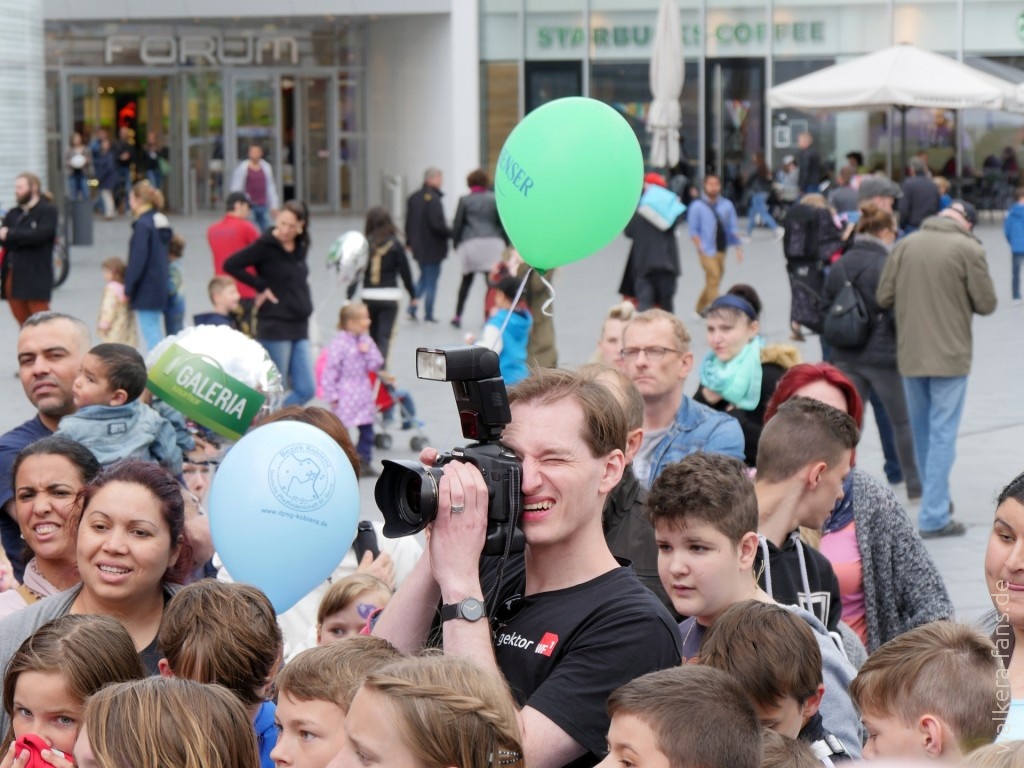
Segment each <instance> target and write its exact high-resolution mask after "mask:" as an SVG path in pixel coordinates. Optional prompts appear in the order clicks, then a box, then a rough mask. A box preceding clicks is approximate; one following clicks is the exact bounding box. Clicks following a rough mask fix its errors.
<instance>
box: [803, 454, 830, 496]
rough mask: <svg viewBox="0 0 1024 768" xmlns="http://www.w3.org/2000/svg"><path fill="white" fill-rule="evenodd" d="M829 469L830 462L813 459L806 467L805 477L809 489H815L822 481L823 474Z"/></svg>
mask: <svg viewBox="0 0 1024 768" xmlns="http://www.w3.org/2000/svg"><path fill="white" fill-rule="evenodd" d="M827 470H828V464H826V463H825V462H824V461H812V462H811V463H810V464H808V465H807V466H806V467H805V468H804V472H805V473H806V474H805V479H806V483H807V489H808V490H811V491H813V490H815V489H816V488H817V487H818V484H819V483H821V478H822V475H824V474H825V472H826V471H827Z"/></svg>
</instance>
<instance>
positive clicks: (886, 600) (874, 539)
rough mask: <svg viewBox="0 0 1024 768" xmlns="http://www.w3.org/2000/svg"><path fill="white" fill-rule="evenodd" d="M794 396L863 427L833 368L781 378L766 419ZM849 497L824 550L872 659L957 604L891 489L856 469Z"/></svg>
mask: <svg viewBox="0 0 1024 768" xmlns="http://www.w3.org/2000/svg"><path fill="white" fill-rule="evenodd" d="M791 397H809V398H812V399H814V400H820V401H821V402H823V403H825V404H826V405H831V406H832V407H834V408H838V409H839V410H841V411H843V412H845V413H848V414H849V415H850V416H851V417H853V419H854V421H856V422H857V426H858V427H860V426H861V424H862V423H863V420H864V404H863V402H862V401H861V399H860V396H859V395H858V394H857V388H856V387H855V386H854V385H853V382H851V381H850V380H849V379H848V378H847V377H846V376H845V375H844V374H843V373H842V372H841V371H840V370H839V369H838V368H835V367H834V366H831V365H829V364H828V363H813V364H811V363H801V364H799V365H795V366H793V367H792V368H790V369H789V370H788V371H786V373H785V374H784V375H783V377H782V378H781V379H780V380H779V384H778V386H777V387H776V389H775V394H774V395H773V396H772V399H771V400H770V401H769V402H768V405H767V407H766V408H765V421H766V422H767V421H768V420H769V419H771V417H772V416H774V415H775V411H777V410H778V408H779V405H780V404H782V403H784V402H785V401H786V400H788V399H789V398H791ZM843 490H844V492H845V493H844V495H843V499H842V501H840V502H839V503H838V504H837V505H836V508H835V509H834V510H833V511H832V516H831V517H830V518H829V519H828V521H826V523H825V528H824V531H823V534H824V535H823V536H822V539H821V551H822V553H823V554H824V555H825V556H826V557H828V559H829V560H830V561H831V562H832V566H833V567H834V568H835V572H836V576H837V577H838V578H839V591H840V593H841V594H842V599H843V621H844V622H846V623H847V624H848V625H849V626H850V627H851V628H852V629H853V630H854V631H855V632H856V633H857V635H858V636H859V637H860V639H861V641H862V642H863V643H864V646H865V647H866V648H867V651H868V653H872V652H873V651H874V650H875V649H876V648H878V646H879V645H881V644H882V643H884V642H886V641H887V640H890V639H892V638H893V637H896V636H897V635H900V634H902V633H903V632H906V631H907V630H910V629H913V628H914V627H917V626H920V625H921V624H927V623H928V622H930V621H935V620H936V619H948V618H951V617H952V616H953V603H952V601H951V600H950V599H949V594H948V593H947V591H946V585H945V583H944V582H943V581H942V576H941V575H940V574H939V572H938V569H937V568H936V567H935V563H934V562H933V561H932V558H931V556H930V555H929V554H928V551H927V550H926V549H925V547H924V543H923V542H922V541H921V537H920V536H919V535H918V533H917V531H916V530H915V529H914V526H913V525H912V524H911V522H910V518H909V517H908V516H907V513H906V511H905V510H904V509H903V507H902V505H901V504H900V502H899V500H898V499H897V498H896V495H895V494H894V493H893V492H892V489H891V488H889V486H888V485H887V484H886V483H883V482H881V481H880V480H877V479H876V478H874V477H873V476H871V475H869V474H868V473H867V472H864V471H863V470H861V469H857V468H854V469H853V471H852V472H850V474H849V476H848V477H847V478H846V481H845V482H844V484H843Z"/></svg>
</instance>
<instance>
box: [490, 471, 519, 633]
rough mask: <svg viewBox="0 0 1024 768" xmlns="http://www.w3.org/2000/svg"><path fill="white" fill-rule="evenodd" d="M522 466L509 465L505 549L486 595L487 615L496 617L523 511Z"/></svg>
mask: <svg viewBox="0 0 1024 768" xmlns="http://www.w3.org/2000/svg"><path fill="white" fill-rule="evenodd" d="M522 472H523V470H522V467H520V466H513V467H509V475H510V476H511V479H512V482H510V483H509V484H508V499H507V501H508V510H509V521H508V524H507V525H506V526H505V551H504V552H502V553H501V559H500V561H499V562H498V570H497V573H496V574H495V578H494V584H493V585H492V586H491V588H490V589H489V590H488V591H487V594H486V595H484V605H485V606H486V607H487V615H488V616H489V617H490V618H492V619H493V618H494V613H495V611H496V610H497V608H498V600H499V598H500V597H501V582H502V581H503V580H504V577H505V566H506V565H507V564H508V558H509V555H511V554H512V542H513V540H514V539H515V533H516V530H517V529H518V528H519V518H520V517H521V516H522V513H523V492H522V483H523V475H522Z"/></svg>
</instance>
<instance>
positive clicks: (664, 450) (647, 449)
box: [622, 309, 743, 488]
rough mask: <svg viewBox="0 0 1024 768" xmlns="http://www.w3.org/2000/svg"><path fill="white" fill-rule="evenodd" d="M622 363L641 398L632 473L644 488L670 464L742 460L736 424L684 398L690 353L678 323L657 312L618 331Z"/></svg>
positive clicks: (740, 432)
mask: <svg viewBox="0 0 1024 768" xmlns="http://www.w3.org/2000/svg"><path fill="white" fill-rule="evenodd" d="M622 360H623V370H624V371H625V372H626V374H627V375H628V376H629V377H630V378H631V379H632V380H633V383H634V384H636V388H637V389H639V390H640V394H641V395H642V396H643V398H644V426H643V430H644V431H643V442H642V443H641V444H640V450H639V451H638V452H637V454H636V456H635V457H634V458H633V472H634V473H635V474H636V477H637V479H638V480H639V481H640V483H641V484H642V485H643V486H644V487H645V488H650V487H651V484H652V483H653V482H654V479H655V478H656V477H657V476H658V475H659V474H660V473H661V471H662V470H663V469H664V468H665V467H666V466H667V465H668V464H672V463H673V462H676V461H679V460H680V459H682V458H683V457H684V456H688V455H689V454H691V453H696V452H697V451H707V452H709V453H724V454H726V455H727V456H732V457H734V458H737V459H740V460H742V459H743V430H742V429H740V423H739V422H738V421H736V419H734V418H733V417H732V416H729V415H728V414H726V413H720V412H719V411H716V410H714V409H712V408H708V407H707V406H706V405H702V404H701V403H698V402H695V401H694V400H691V399H690V398H689V397H687V396H686V395H685V394H683V384H684V383H685V381H686V377H687V375H688V374H689V373H690V371H691V370H692V369H693V353H692V352H691V351H690V334H689V333H687V331H686V326H685V325H683V321H682V320H680V319H679V318H678V317H676V316H675V315H673V314H670V313H668V312H665V311H664V310H661V309H649V310H647V311H646V312H641V313H640V314H638V315H636V316H634V317H633V319H632V320H631V321H630V323H629V325H627V326H626V328H625V329H624V330H623V332H622Z"/></svg>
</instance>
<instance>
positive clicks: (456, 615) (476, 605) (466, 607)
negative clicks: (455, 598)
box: [441, 597, 484, 621]
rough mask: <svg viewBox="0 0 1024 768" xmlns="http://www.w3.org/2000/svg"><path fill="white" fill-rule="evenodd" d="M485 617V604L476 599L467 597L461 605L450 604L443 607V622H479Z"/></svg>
mask: <svg viewBox="0 0 1024 768" xmlns="http://www.w3.org/2000/svg"><path fill="white" fill-rule="evenodd" d="M483 617H484V604H483V603H482V602H480V601H479V600H477V599H476V598H475V597H467V598H466V599H465V600H463V601H462V602H461V603H449V604H447V605H442V606H441V621H448V620H449V619H465V620H466V621H479V620H480V619H482V618H483Z"/></svg>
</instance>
